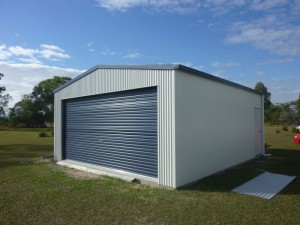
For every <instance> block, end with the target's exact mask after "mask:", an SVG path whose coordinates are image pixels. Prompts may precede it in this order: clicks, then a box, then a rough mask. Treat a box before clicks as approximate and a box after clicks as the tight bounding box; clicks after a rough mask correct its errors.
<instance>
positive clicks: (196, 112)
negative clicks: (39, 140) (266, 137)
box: [175, 71, 262, 187]
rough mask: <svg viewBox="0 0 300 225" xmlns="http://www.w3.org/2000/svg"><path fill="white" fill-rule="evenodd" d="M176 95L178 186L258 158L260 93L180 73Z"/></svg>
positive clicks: (178, 73) (176, 78)
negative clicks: (257, 123)
mask: <svg viewBox="0 0 300 225" xmlns="http://www.w3.org/2000/svg"><path fill="white" fill-rule="evenodd" d="M175 93H176V94H175V99H176V101H175V103H176V104H175V107H176V116H175V125H176V134H175V135H176V176H177V177H176V186H177V187H179V186H182V185H185V184H187V183H190V182H193V181H195V180H198V179H201V178H203V177H205V176H208V175H210V174H213V173H216V172H218V171H221V170H223V169H226V168H228V167H231V166H234V165H236V164H239V163H241V162H244V161H246V160H249V159H251V158H253V157H255V141H254V140H255V137H254V133H255V132H254V129H255V127H254V124H255V123H254V111H255V108H261V96H260V95H257V94H254V93H251V92H248V91H244V90H241V89H238V88H235V87H231V86H228V85H224V84H222V83H218V82H214V81H211V80H208V79H204V78H201V77H197V76H194V75H190V74H187V73H185V72H181V71H176V72H175ZM261 121H262V120H261ZM261 151H262V150H261ZM261 153H262V152H261Z"/></svg>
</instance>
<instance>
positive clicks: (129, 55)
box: [123, 52, 142, 59]
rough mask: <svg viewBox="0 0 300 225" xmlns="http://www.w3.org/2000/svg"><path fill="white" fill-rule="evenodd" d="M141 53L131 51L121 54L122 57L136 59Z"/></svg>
mask: <svg viewBox="0 0 300 225" xmlns="http://www.w3.org/2000/svg"><path fill="white" fill-rule="evenodd" d="M141 56H142V55H141V54H140V53H138V52H131V53H128V54H126V55H124V56H123V58H126V59H136V58H140V57H141Z"/></svg>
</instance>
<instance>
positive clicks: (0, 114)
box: [0, 73, 12, 124]
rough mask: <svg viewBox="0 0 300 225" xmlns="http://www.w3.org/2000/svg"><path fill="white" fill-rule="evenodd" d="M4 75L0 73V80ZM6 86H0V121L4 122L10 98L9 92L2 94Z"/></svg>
mask: <svg viewBox="0 0 300 225" xmlns="http://www.w3.org/2000/svg"><path fill="white" fill-rule="evenodd" d="M2 77H4V75H3V74H2V73H0V80H1V79H2ZM5 90H6V88H5V87H4V86H1V87H0V123H1V124H2V123H4V122H5V121H6V111H7V107H8V103H9V101H10V100H11V99H12V98H11V96H10V95H9V94H5V95H2V93H3V92H5Z"/></svg>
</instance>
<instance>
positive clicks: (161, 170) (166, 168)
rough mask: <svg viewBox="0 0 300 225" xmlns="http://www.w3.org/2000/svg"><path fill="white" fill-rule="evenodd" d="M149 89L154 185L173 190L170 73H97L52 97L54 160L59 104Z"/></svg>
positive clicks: (59, 139)
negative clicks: (154, 110) (154, 111)
mask: <svg viewBox="0 0 300 225" xmlns="http://www.w3.org/2000/svg"><path fill="white" fill-rule="evenodd" d="M152 86H157V95H158V183H159V184H160V185H164V186H168V187H175V186H176V181H175V154H174V151H175V139H174V138H175V127H174V121H175V116H174V115H175V110H174V107H175V106H174V98H173V96H174V95H173V94H174V71H173V70H131V69H98V70H96V71H93V72H92V73H91V74H89V75H87V76H85V77H83V78H81V79H80V80H78V81H76V82H74V83H72V84H71V85H69V86H67V87H66V88H64V89H62V90H60V91H58V92H57V93H55V108H54V119H55V121H54V123H55V128H54V132H55V134H54V135H55V138H54V157H55V160H57V161H60V160H62V138H63V137H62V124H63V123H62V122H63V121H62V100H64V99H69V98H77V97H83V96H89V95H96V94H103V93H110V92H116V91H124V90H130V89H137V88H145V87H152ZM170 128H171V129H170Z"/></svg>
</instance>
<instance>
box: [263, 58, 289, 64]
mask: <svg viewBox="0 0 300 225" xmlns="http://www.w3.org/2000/svg"><path fill="white" fill-rule="evenodd" d="M292 62H294V59H293V58H282V59H269V60H267V61H265V62H260V63H257V65H259V66H263V65H270V64H283V63H292Z"/></svg>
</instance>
